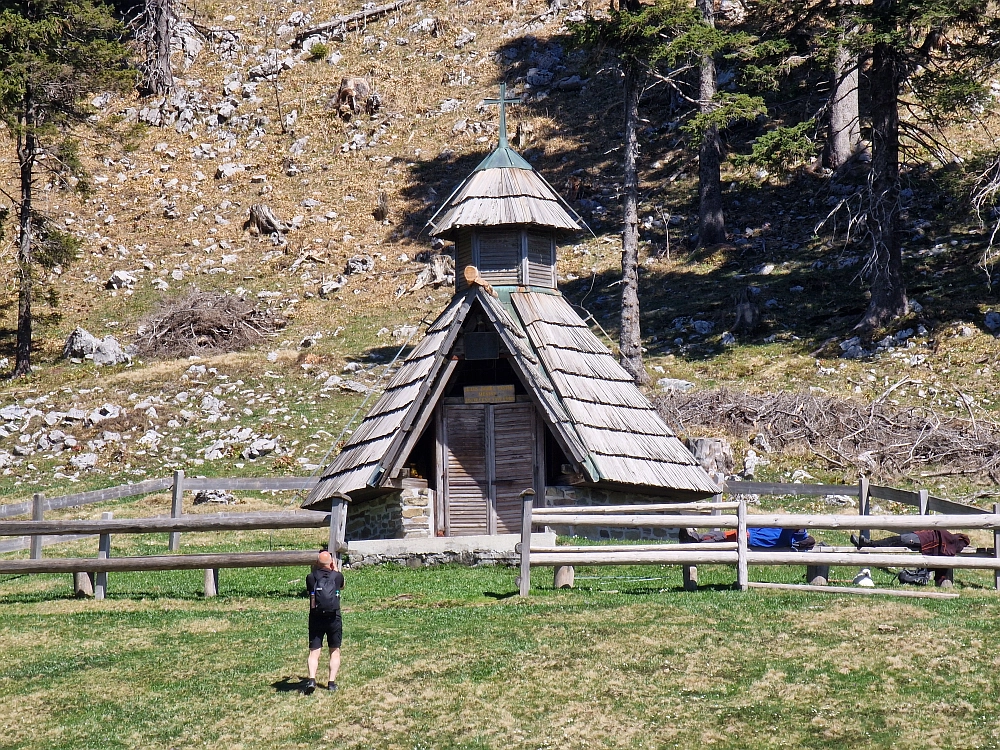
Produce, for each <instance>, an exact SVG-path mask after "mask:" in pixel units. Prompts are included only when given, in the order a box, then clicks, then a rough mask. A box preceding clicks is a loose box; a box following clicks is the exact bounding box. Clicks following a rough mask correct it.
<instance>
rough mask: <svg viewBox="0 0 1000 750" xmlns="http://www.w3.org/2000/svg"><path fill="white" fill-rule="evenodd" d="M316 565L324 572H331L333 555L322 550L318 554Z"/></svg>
mask: <svg viewBox="0 0 1000 750" xmlns="http://www.w3.org/2000/svg"><path fill="white" fill-rule="evenodd" d="M316 565H317V566H318V567H320V568H323V569H324V570H331V569H332V568H333V555H331V554H330V553H329V552H327V551H326V550H323V551H322V552H320V553H319V557H318V558H316Z"/></svg>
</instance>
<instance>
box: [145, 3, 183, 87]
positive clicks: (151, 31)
mask: <svg viewBox="0 0 1000 750" xmlns="http://www.w3.org/2000/svg"><path fill="white" fill-rule="evenodd" d="M176 20H177V19H176V16H175V14H174V8H173V0H146V3H145V8H144V13H143V17H142V21H141V29H140V30H139V36H140V38H141V40H142V42H143V43H144V46H145V53H146V60H145V62H144V63H143V66H142V67H143V78H144V82H143V89H144V90H145V92H146V93H148V94H152V95H154V96H163V95H164V94H168V93H170V90H171V89H172V88H173V87H174V75H173V69H172V67H171V64H170V38H171V37H172V36H173V33H174V23H175V22H176Z"/></svg>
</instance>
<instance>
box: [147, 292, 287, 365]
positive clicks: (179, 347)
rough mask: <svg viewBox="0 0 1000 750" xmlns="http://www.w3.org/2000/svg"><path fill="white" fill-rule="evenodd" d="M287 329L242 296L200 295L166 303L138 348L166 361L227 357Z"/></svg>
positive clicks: (149, 324)
mask: <svg viewBox="0 0 1000 750" xmlns="http://www.w3.org/2000/svg"><path fill="white" fill-rule="evenodd" d="M284 325H285V321H284V320H283V319H282V318H280V317H277V316H276V315H274V313H272V312H271V311H270V310H267V309H264V310H261V309H258V308H255V307H254V306H253V305H251V304H250V303H249V302H247V301H245V300H243V299H241V298H240V297H236V296H234V295H231V294H215V293H211V292H199V291H196V292H193V293H191V294H189V295H188V296H186V297H182V298H180V299H175V300H171V301H168V302H165V303H164V304H163V305H162V306H161V307H160V309H159V310H158V311H157V312H155V313H154V314H153V315H152V316H150V317H149V318H147V319H146V321H145V322H144V323H143V325H141V326H140V327H139V334H138V336H136V340H135V344H136V346H137V347H138V350H139V353H140V354H141V355H142V356H145V357H158V358H162V359H175V358H177V357H187V356H190V355H192V354H198V355H206V354H223V353H225V352H235V351H239V350H241V349H246V348H247V347H250V346H253V345H254V344H257V343H259V342H260V341H262V340H263V339H265V338H267V337H268V336H272V335H274V333H275V332H276V331H277V330H279V329H280V328H282V327H283V326H284Z"/></svg>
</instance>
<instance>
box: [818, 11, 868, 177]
mask: <svg viewBox="0 0 1000 750" xmlns="http://www.w3.org/2000/svg"><path fill="white" fill-rule="evenodd" d="M853 4H854V0H839V1H838V3H837V16H836V20H835V31H834V49H833V54H832V60H831V65H830V84H831V86H830V99H829V102H828V105H827V111H828V130H829V137H828V139H827V142H826V149H825V151H824V153H823V161H824V163H825V164H826V166H827V167H829V168H830V169H840V168H841V167H843V166H844V165H845V164H847V162H848V161H849V160H850V159H851V158H852V157H853V156H855V155H856V154H857V153H858V151H859V150H860V149H861V114H860V110H859V104H858V84H859V81H860V77H861V75H860V74H861V71H860V66H859V64H858V63H859V60H858V51H857V49H855V48H854V44H855V38H856V37H857V33H858V28H857V20H856V18H855V16H854V14H853V13H852V12H851V6H852V5H853Z"/></svg>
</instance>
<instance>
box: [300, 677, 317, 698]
mask: <svg viewBox="0 0 1000 750" xmlns="http://www.w3.org/2000/svg"><path fill="white" fill-rule="evenodd" d="M302 692H303V693H305V694H306V695H312V694H313V693H315V692H316V680H306V686H305V688H303V690H302Z"/></svg>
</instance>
